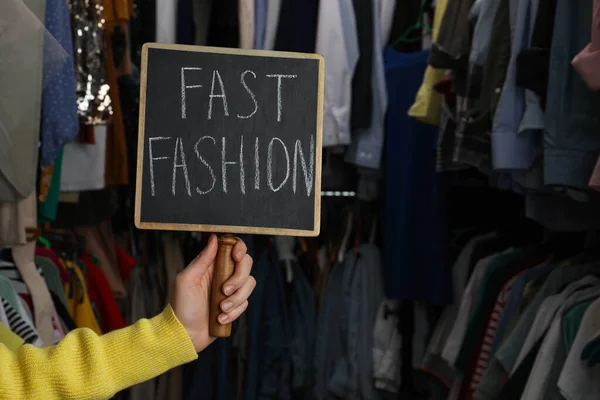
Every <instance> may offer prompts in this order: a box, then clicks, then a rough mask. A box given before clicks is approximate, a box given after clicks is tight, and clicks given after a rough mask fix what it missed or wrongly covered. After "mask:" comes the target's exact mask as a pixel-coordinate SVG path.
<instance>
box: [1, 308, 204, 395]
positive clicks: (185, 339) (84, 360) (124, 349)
mask: <svg viewBox="0 0 600 400" xmlns="http://www.w3.org/2000/svg"><path fill="white" fill-rule="evenodd" d="M196 358H197V354H196V351H195V350H194V346H193V345H192V342H191V340H190V338H189V336H188V334H187V333H186V331H185V329H184V328H183V326H181V324H180V323H179V321H178V320H177V318H176V317H175V314H174V313H173V310H172V309H171V307H167V309H165V311H163V313H161V314H160V315H158V316H156V317H154V318H152V319H150V320H147V319H143V320H140V321H138V322H137V323H136V324H134V325H132V326H130V327H127V328H124V329H121V330H118V331H114V332H111V333H108V334H106V335H103V336H98V335H96V334H95V333H94V332H92V331H91V330H89V329H77V330H75V331H73V332H71V333H70V334H69V335H67V337H66V338H65V339H64V340H63V341H61V343H59V344H58V345H56V346H51V347H46V348H36V347H33V346H30V345H24V346H22V347H21V348H20V349H19V351H17V352H14V353H13V352H11V351H10V350H8V349H7V348H6V347H5V346H0V399H11V400H17V399H45V400H53V399H66V398H70V399H105V398H110V397H111V396H112V395H114V394H115V393H117V392H119V391H121V390H123V389H125V388H127V387H130V386H132V385H135V384H137V383H140V382H144V381H146V380H148V379H152V378H154V377H156V376H158V375H161V374H162V373H164V372H166V371H168V370H169V369H171V368H174V367H176V366H179V365H182V364H185V363H188V362H190V361H193V360H195V359H196Z"/></svg>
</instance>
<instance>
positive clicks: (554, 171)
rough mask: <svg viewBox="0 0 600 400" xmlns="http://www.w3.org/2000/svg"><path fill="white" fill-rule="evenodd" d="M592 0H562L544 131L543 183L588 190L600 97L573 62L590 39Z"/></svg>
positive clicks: (597, 146) (598, 140) (599, 148)
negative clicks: (582, 77) (588, 84)
mask: <svg viewBox="0 0 600 400" xmlns="http://www.w3.org/2000/svg"><path fill="white" fill-rule="evenodd" d="M592 9H593V1H592V0H582V1H578V2H576V3H575V2H571V1H568V0H558V2H557V5H556V18H555V22H554V34H553V35H552V47H551V50H550V74H549V78H548V97H547V102H546V120H545V127H546V131H545V133H544V183H545V184H546V185H561V186H570V187H574V188H579V189H583V190H589V186H588V183H589V179H590V176H591V175H592V171H593V170H594V166H595V163H596V161H597V160H598V154H599V153H600V135H598V132H599V131H600V119H599V118H598V110H600V93H598V92H595V91H593V90H592V89H590V88H589V87H588V86H587V85H586V84H585V82H584V81H583V79H581V76H579V74H578V73H577V72H576V71H575V70H574V69H573V67H572V66H571V64H570V63H571V60H572V59H573V57H575V55H576V54H577V53H578V52H579V51H581V49H583V48H584V47H585V46H586V45H587V44H588V42H589V40H590V32H589V28H590V25H591V23H592V13H591V12H589V11H590V10H592Z"/></svg>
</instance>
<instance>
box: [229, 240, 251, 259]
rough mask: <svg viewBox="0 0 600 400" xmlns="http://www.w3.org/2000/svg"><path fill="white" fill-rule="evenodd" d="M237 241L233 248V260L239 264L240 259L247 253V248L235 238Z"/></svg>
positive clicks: (241, 241)
mask: <svg viewBox="0 0 600 400" xmlns="http://www.w3.org/2000/svg"><path fill="white" fill-rule="evenodd" d="M236 239H237V243H236V244H235V246H233V251H232V254H233V260H234V261H236V262H240V261H242V258H244V255H245V254H246V253H247V252H248V246H246V243H244V241H243V240H242V239H240V238H236Z"/></svg>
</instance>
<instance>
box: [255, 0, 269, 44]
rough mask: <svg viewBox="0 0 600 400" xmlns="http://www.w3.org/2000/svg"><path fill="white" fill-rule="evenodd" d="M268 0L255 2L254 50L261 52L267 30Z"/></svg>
mask: <svg viewBox="0 0 600 400" xmlns="http://www.w3.org/2000/svg"><path fill="white" fill-rule="evenodd" d="M268 4H269V0H256V1H255V6H256V9H255V11H254V18H255V21H254V23H255V24H254V28H255V29H254V48H255V49H259V50H262V49H264V46H265V34H266V29H267V9H268Z"/></svg>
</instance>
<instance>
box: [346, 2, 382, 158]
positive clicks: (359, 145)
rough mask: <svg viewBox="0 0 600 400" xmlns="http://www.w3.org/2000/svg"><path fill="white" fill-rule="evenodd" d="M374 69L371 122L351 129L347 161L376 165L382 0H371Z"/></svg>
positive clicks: (379, 132) (379, 127)
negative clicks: (351, 135) (363, 126)
mask: <svg viewBox="0 0 600 400" xmlns="http://www.w3.org/2000/svg"><path fill="white" fill-rule="evenodd" d="M373 21H374V22H373V29H374V31H373V33H374V34H373V72H372V75H371V79H372V83H371V85H372V86H371V87H372V91H373V94H372V95H373V114H372V119H371V125H370V126H369V128H367V129H364V130H358V131H357V132H353V136H354V137H353V139H352V144H351V146H350V148H349V149H348V152H347V153H346V161H347V162H350V163H352V164H354V165H356V166H358V167H364V168H372V169H379V168H381V157H382V154H383V142H384V125H385V113H386V111H387V105H388V96H387V87H386V76H385V74H386V71H385V68H384V64H383V46H384V43H383V41H382V37H381V0H373Z"/></svg>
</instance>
